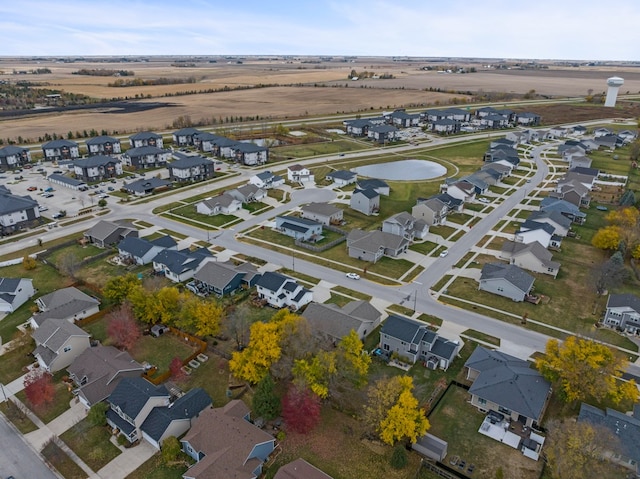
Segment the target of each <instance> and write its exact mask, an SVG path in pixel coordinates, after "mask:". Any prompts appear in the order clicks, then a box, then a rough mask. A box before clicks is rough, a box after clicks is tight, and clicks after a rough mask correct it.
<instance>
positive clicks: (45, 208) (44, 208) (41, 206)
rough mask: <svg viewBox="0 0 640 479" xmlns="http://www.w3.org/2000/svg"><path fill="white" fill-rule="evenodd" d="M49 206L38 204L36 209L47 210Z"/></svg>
mask: <svg viewBox="0 0 640 479" xmlns="http://www.w3.org/2000/svg"><path fill="white" fill-rule="evenodd" d="M48 209H49V208H47V207H46V206H43V205H38V211H47V210H48Z"/></svg>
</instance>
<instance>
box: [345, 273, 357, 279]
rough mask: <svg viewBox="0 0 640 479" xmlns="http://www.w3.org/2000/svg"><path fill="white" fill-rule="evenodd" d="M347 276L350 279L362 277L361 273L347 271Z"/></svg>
mask: <svg viewBox="0 0 640 479" xmlns="http://www.w3.org/2000/svg"><path fill="white" fill-rule="evenodd" d="M347 278H349V279H360V275H359V274H357V273H347Z"/></svg>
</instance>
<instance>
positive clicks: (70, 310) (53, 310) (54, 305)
mask: <svg viewBox="0 0 640 479" xmlns="http://www.w3.org/2000/svg"><path fill="white" fill-rule="evenodd" d="M35 303H36V306H38V310H39V312H37V313H35V314H34V315H33V316H32V317H31V318H30V320H29V322H30V324H31V327H32V328H34V329H36V328H38V327H39V326H40V325H41V324H42V323H44V322H45V321H46V320H47V319H63V320H65V321H68V322H70V323H73V322H75V321H77V320H79V319H83V318H87V317H89V316H91V315H93V314H96V313H97V312H98V311H99V310H100V301H99V300H98V299H96V298H94V297H92V296H89V295H88V294H85V293H83V292H82V291H80V290H79V289H77V288H74V287H73V286H70V287H68V288H62V289H58V290H56V291H53V292H51V293H49V294H45V295H43V296H40V297H39V298H38V299H36V300H35Z"/></svg>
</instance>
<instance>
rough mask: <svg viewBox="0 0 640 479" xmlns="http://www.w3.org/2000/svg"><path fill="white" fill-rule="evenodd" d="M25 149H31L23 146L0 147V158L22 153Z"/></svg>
mask: <svg viewBox="0 0 640 479" xmlns="http://www.w3.org/2000/svg"><path fill="white" fill-rule="evenodd" d="M25 151H29V148H24V147H22V146H15V145H7V146H4V147H2V148H0V158H6V157H7V156H14V155H21V154H22V153H24V152H25Z"/></svg>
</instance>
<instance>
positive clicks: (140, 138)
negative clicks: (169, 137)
mask: <svg viewBox="0 0 640 479" xmlns="http://www.w3.org/2000/svg"><path fill="white" fill-rule="evenodd" d="M129 145H131V148H139V147H141V146H155V147H156V148H162V146H163V141H162V135H158V134H157V133H153V132H152V131H140V132H138V133H135V134H133V135H131V136H130V137H129Z"/></svg>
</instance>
